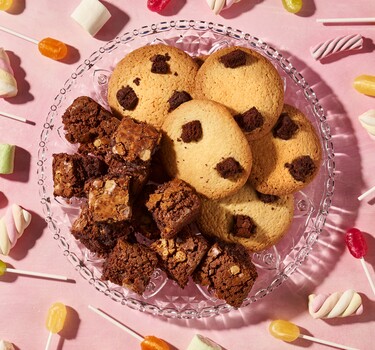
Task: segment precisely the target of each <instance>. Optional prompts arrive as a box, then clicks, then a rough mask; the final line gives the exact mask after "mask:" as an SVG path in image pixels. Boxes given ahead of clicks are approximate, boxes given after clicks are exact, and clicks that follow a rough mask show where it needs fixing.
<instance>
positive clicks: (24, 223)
mask: <svg viewBox="0 0 375 350" xmlns="http://www.w3.org/2000/svg"><path fill="white" fill-rule="evenodd" d="M30 222H31V214H30V213H29V212H28V211H27V210H25V209H22V208H21V207H20V206H19V205H17V204H13V205H12V207H11V208H8V210H7V212H6V214H5V216H4V217H3V218H1V219H0V254H3V255H8V254H9V252H10V250H11V249H12V248H13V247H14V246H15V245H16V243H17V240H18V239H19V238H20V237H21V236H22V234H23V233H24V231H25V229H26V228H27V227H28V226H29V225H30Z"/></svg>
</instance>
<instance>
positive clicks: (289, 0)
mask: <svg viewBox="0 0 375 350" xmlns="http://www.w3.org/2000/svg"><path fill="white" fill-rule="evenodd" d="M282 2H283V6H284V8H285V10H287V11H288V12H291V13H297V12H299V11H301V9H302V6H303V1H302V0H282Z"/></svg>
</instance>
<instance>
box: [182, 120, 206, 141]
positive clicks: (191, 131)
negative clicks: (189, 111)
mask: <svg viewBox="0 0 375 350" xmlns="http://www.w3.org/2000/svg"><path fill="white" fill-rule="evenodd" d="M202 136H203V130H202V124H201V122H200V121H199V120H193V121H191V122H189V123H186V124H184V125H182V133H181V139H182V141H184V142H186V143H189V142H193V141H194V142H197V141H199V140H200V139H201V138H202Z"/></svg>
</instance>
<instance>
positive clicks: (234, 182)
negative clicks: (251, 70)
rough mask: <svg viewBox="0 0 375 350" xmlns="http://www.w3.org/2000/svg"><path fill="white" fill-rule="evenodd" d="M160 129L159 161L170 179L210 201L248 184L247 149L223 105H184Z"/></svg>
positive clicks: (199, 102)
mask: <svg viewBox="0 0 375 350" xmlns="http://www.w3.org/2000/svg"><path fill="white" fill-rule="evenodd" d="M162 129H163V132H164V134H163V137H162V141H161V152H162V158H163V162H164V165H165V168H166V170H167V172H168V173H169V175H170V176H172V177H177V178H180V179H182V180H184V181H186V182H187V183H189V184H190V185H191V186H193V187H194V188H195V189H196V190H197V191H198V192H199V193H201V194H203V195H205V196H207V197H209V198H222V197H225V196H227V195H229V194H232V193H234V192H236V191H238V190H239V189H240V188H241V187H242V186H243V185H244V184H245V182H246V181H247V178H248V177H249V174H250V170H251V163H252V155H251V150H250V146H249V144H248V142H247V140H246V137H245V135H244V134H243V132H242V131H241V129H240V128H239V127H238V125H237V123H236V122H235V121H234V119H233V118H232V115H231V114H230V113H229V111H228V110H227V109H226V108H225V107H224V106H223V105H221V104H219V103H217V102H213V101H208V100H192V101H189V102H185V103H184V104H182V105H181V106H180V107H178V108H177V109H176V110H175V111H173V112H172V113H170V114H169V115H168V116H167V118H166V120H165V121H164V124H163V127H162Z"/></svg>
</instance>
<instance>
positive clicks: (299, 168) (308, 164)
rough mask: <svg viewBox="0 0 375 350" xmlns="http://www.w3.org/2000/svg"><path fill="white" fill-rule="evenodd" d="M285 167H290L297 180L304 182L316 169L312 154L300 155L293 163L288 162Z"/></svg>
mask: <svg viewBox="0 0 375 350" xmlns="http://www.w3.org/2000/svg"><path fill="white" fill-rule="evenodd" d="M285 167H286V168H288V169H289V172H290V174H291V175H292V176H293V178H294V179H295V180H297V181H302V182H305V181H306V179H307V178H308V177H309V176H311V175H312V174H313V173H314V171H315V169H316V166H315V163H314V161H313V160H312V159H311V157H310V156H301V157H298V158H296V159H294V160H293V161H292V163H286V164H285Z"/></svg>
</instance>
